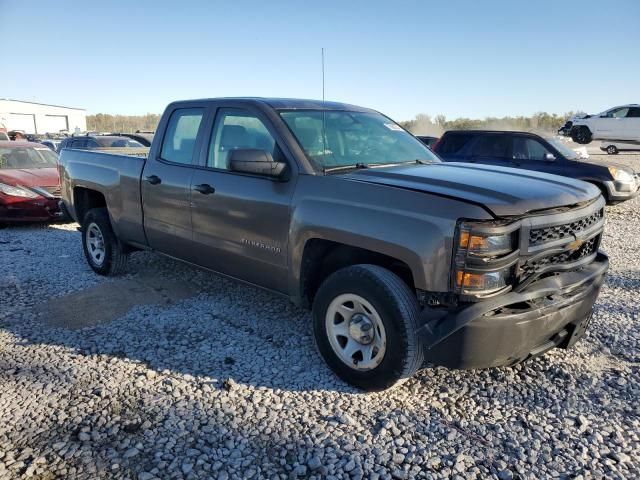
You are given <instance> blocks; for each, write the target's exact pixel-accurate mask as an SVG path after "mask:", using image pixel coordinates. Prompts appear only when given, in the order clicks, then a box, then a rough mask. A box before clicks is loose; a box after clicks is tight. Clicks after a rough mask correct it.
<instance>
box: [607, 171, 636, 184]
mask: <svg viewBox="0 0 640 480" xmlns="http://www.w3.org/2000/svg"><path fill="white" fill-rule="evenodd" d="M609 173H611V176H612V177H613V178H614V180H616V181H618V182H622V183H631V182H633V181H634V180H635V179H634V178H633V175H631V174H630V173H629V172H627V171H626V170H620V169H619V168H616V167H609Z"/></svg>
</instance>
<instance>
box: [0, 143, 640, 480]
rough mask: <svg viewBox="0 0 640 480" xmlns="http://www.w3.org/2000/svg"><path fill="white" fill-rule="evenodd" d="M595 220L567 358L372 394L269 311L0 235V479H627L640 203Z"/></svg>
mask: <svg viewBox="0 0 640 480" xmlns="http://www.w3.org/2000/svg"><path fill="white" fill-rule="evenodd" d="M616 160H617V161H619V162H621V163H627V164H629V165H632V166H633V167H634V168H636V169H637V170H640V156H638V155H635V156H634V155H619V156H618V157H616ZM607 211H608V223H607V227H606V234H605V240H604V249H605V250H606V251H607V252H608V253H609V255H610V257H611V270H610V274H609V276H608V279H607V282H606V285H605V286H604V287H603V290H602V293H601V296H600V298H599V300H598V303H597V305H596V311H595V317H594V320H593V323H592V325H591V327H590V331H589V333H588V335H587V336H586V337H585V338H584V339H583V340H582V341H581V342H579V343H578V345H577V346H576V347H575V348H574V349H573V350H570V351H559V350H558V351H552V352H550V353H549V354H547V355H545V356H543V357H542V358H538V359H535V360H532V361H529V362H527V363H525V364H523V365H519V366H516V367H513V368H494V369H489V370H484V371H471V372H462V371H449V370H446V369H442V368H431V369H426V370H423V371H422V372H420V373H419V374H418V375H417V376H416V377H415V378H413V379H411V380H409V381H407V382H406V383H404V384H403V385H402V386H400V387H397V388H395V389H393V390H391V391H387V392H384V393H378V394H363V393H359V392H357V391H354V390H353V389H351V388H350V387H348V386H346V385H345V384H344V383H342V382H340V381H339V380H337V379H336V378H335V377H334V376H333V375H332V374H331V373H330V371H329V370H328V369H327V368H326V367H325V366H324V364H323V362H322V360H321V359H320V357H319V356H318V354H317V353H316V351H315V348H314V345H313V340H312V337H311V329H310V324H311V322H310V316H309V314H308V313H307V312H306V311H303V310H300V309H298V308H296V307H294V306H292V305H290V304H289V303H288V302H287V301H285V300H282V299H280V298H277V297H274V296H272V295H270V294H268V293H265V292H262V291H260V290H257V289H253V288H249V287H246V286H241V285H238V284H235V283H233V282H229V281H226V280H223V279H221V278H218V277H216V276H214V275H212V274H208V273H206V272H202V271H198V270H195V269H193V268H190V267H187V266H184V265H182V264H180V263H177V262H174V261H172V260H169V259H165V258H162V257H160V256H156V255H152V254H148V253H137V254H135V255H133V256H132V261H131V265H130V270H129V272H130V273H129V274H128V275H127V276H125V277H122V278H119V279H103V278H99V277H97V276H96V275H94V274H93V273H92V272H91V271H90V270H89V268H88V267H87V266H86V263H85V261H84V258H83V257H82V251H81V246H80V238H79V233H78V232H77V231H76V230H75V225H52V226H48V227H42V226H40V227H38V226H29V227H15V228H8V229H5V230H0V271H2V277H1V278H0V287H1V288H2V297H1V300H0V301H1V304H0V305H1V309H0V479H5V478H6V479H9V478H23V477H24V478H27V477H30V478H42V479H50V478H91V479H93V478H133V479H140V480H146V479H152V478H156V477H157V478H187V479H189V478H206V477H208V478H217V479H226V478H283V479H285V478H296V477H298V478H317V479H319V478H328V479H337V478H342V479H347V478H350V479H360V478H368V479H376V478H381V479H385V478H414V477H417V478H459V479H467V478H499V479H510V478H531V479H538V478H552V477H555V478H575V479H578V478H602V477H608V478H638V477H639V476H640V418H639V412H640V409H639V407H638V400H639V399H640V346H639V342H640V326H639V320H638V312H639V311H640V295H639V294H640V244H639V243H638V238H640V198H637V199H635V200H633V201H630V202H627V203H624V204H622V205H619V206H616V207H611V208H607ZM123 289H126V291H131V292H132V293H131V294H132V295H136V294H138V295H142V296H144V292H154V296H152V297H151V298H152V300H153V301H152V302H151V303H149V302H147V303H146V304H143V303H139V304H136V305H134V306H133V308H131V309H129V308H128V306H126V304H120V302H118V292H122V290H123ZM96 291H104V292H111V294H109V295H110V296H109V295H107V297H106V298H107V299H108V300H107V301H106V302H103V303H102V304H100V303H98V304H96V303H95V292H96ZM114 292H115V293H114ZM141 292H142V294H141ZM120 295H122V294H121V293H120ZM61 298H65V304H66V305H67V306H68V305H75V306H77V308H76V310H75V311H76V314H75V316H76V317H77V318H75V319H73V320H69V322H68V325H66V324H65V322H64V320H65V318H62V319H61V318H60V316H61V315H72V316H73V315H74V313H73V312H72V313H69V311H68V310H64V309H62V310H60V303H61ZM132 298H135V297H132ZM115 307H121V308H120V309H118V308H115ZM92 309H93V310H92ZM61 320H62V322H61ZM80 327H82V328H80Z"/></svg>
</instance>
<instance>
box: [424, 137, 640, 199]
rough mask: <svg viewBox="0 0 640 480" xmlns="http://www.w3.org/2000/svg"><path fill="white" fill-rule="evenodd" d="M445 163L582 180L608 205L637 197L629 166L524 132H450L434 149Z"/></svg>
mask: <svg viewBox="0 0 640 480" xmlns="http://www.w3.org/2000/svg"><path fill="white" fill-rule="evenodd" d="M433 150H434V151H435V152H436V153H437V154H438V155H439V156H440V158H442V159H443V160H445V161H447V162H471V163H483V164H489V165H498V166H503V167H513V168H522V169H526V170H535V171H538V172H544V173H552V174H555V175H562V176H563V177H570V178H575V179H578V180H584V181H587V182H590V183H593V184H594V185H596V186H597V187H598V188H600V190H601V191H602V194H603V195H604V197H605V199H606V200H607V203H608V204H615V203H619V202H623V201H625V200H629V199H630V198H633V197H635V196H636V195H637V194H638V180H639V179H638V176H637V175H636V174H635V172H634V171H633V170H632V169H630V168H629V167H626V166H622V165H617V164H614V163H611V162H604V161H601V160H599V161H597V162H595V161H590V160H586V159H582V158H579V156H578V154H577V153H576V152H575V151H573V150H571V149H570V148H569V147H568V146H566V145H565V144H564V142H563V141H562V140H560V139H557V138H543V137H541V136H539V135H536V134H533V133H527V132H498V131H488V130H450V131H448V132H445V133H444V135H443V136H442V137H441V138H440V140H439V141H438V142H437V143H436V144H435V145H434V146H433Z"/></svg>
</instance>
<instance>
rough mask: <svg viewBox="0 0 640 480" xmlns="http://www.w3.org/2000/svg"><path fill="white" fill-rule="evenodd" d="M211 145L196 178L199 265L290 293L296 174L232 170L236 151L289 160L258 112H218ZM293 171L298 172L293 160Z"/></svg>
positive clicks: (195, 236) (194, 204)
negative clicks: (231, 154)
mask: <svg viewBox="0 0 640 480" xmlns="http://www.w3.org/2000/svg"><path fill="white" fill-rule="evenodd" d="M208 144H209V146H208V149H206V152H203V159H202V160H201V166H200V167H199V168H198V169H196V170H195V172H194V175H193V178H192V180H191V218H192V222H193V242H194V253H195V255H196V259H195V263H197V264H199V265H202V266H204V267H207V268H211V269H213V270H216V271H218V272H221V273H224V274H226V275H230V276H233V277H236V278H239V279H242V280H245V281H248V282H251V283H254V284H256V285H260V286H262V287H265V288H269V289H272V290H275V291H279V292H286V290H287V247H288V245H287V240H288V234H289V224H290V216H291V210H290V205H291V197H292V195H293V191H294V183H295V181H294V179H295V178H296V177H295V175H289V178H291V180H288V181H283V180H278V179H273V178H270V177H266V176H264V177H263V176H259V175H248V174H242V173H237V172H233V171H231V170H230V169H229V164H228V154H229V152H230V151H231V150H233V149H238V148H253V149H260V150H265V151H268V152H269V153H271V155H272V156H273V158H274V159H278V158H279V159H281V160H283V161H286V159H284V156H283V153H282V151H281V149H280V148H279V147H278V143H277V141H276V136H275V135H274V134H273V131H272V130H270V129H269V127H268V121H267V120H266V119H264V118H262V117H261V116H260V114H259V113H258V112H253V111H251V110H245V109H237V108H221V109H219V110H218V111H217V114H216V118H215V122H214V123H213V128H212V131H211V135H210V137H209V142H208ZM288 163H289V166H288V169H291V168H295V166H294V165H293V163H292V162H288Z"/></svg>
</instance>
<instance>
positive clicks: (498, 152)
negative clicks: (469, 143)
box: [471, 135, 510, 159]
mask: <svg viewBox="0 0 640 480" xmlns="http://www.w3.org/2000/svg"><path fill="white" fill-rule="evenodd" d="M509 138H510V137H509V136H507V135H481V136H480V138H479V139H478V141H477V142H476V144H475V145H474V146H473V151H472V153H471V154H472V156H474V157H490V158H500V159H509V146H510V145H509V143H510V140H509Z"/></svg>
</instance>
